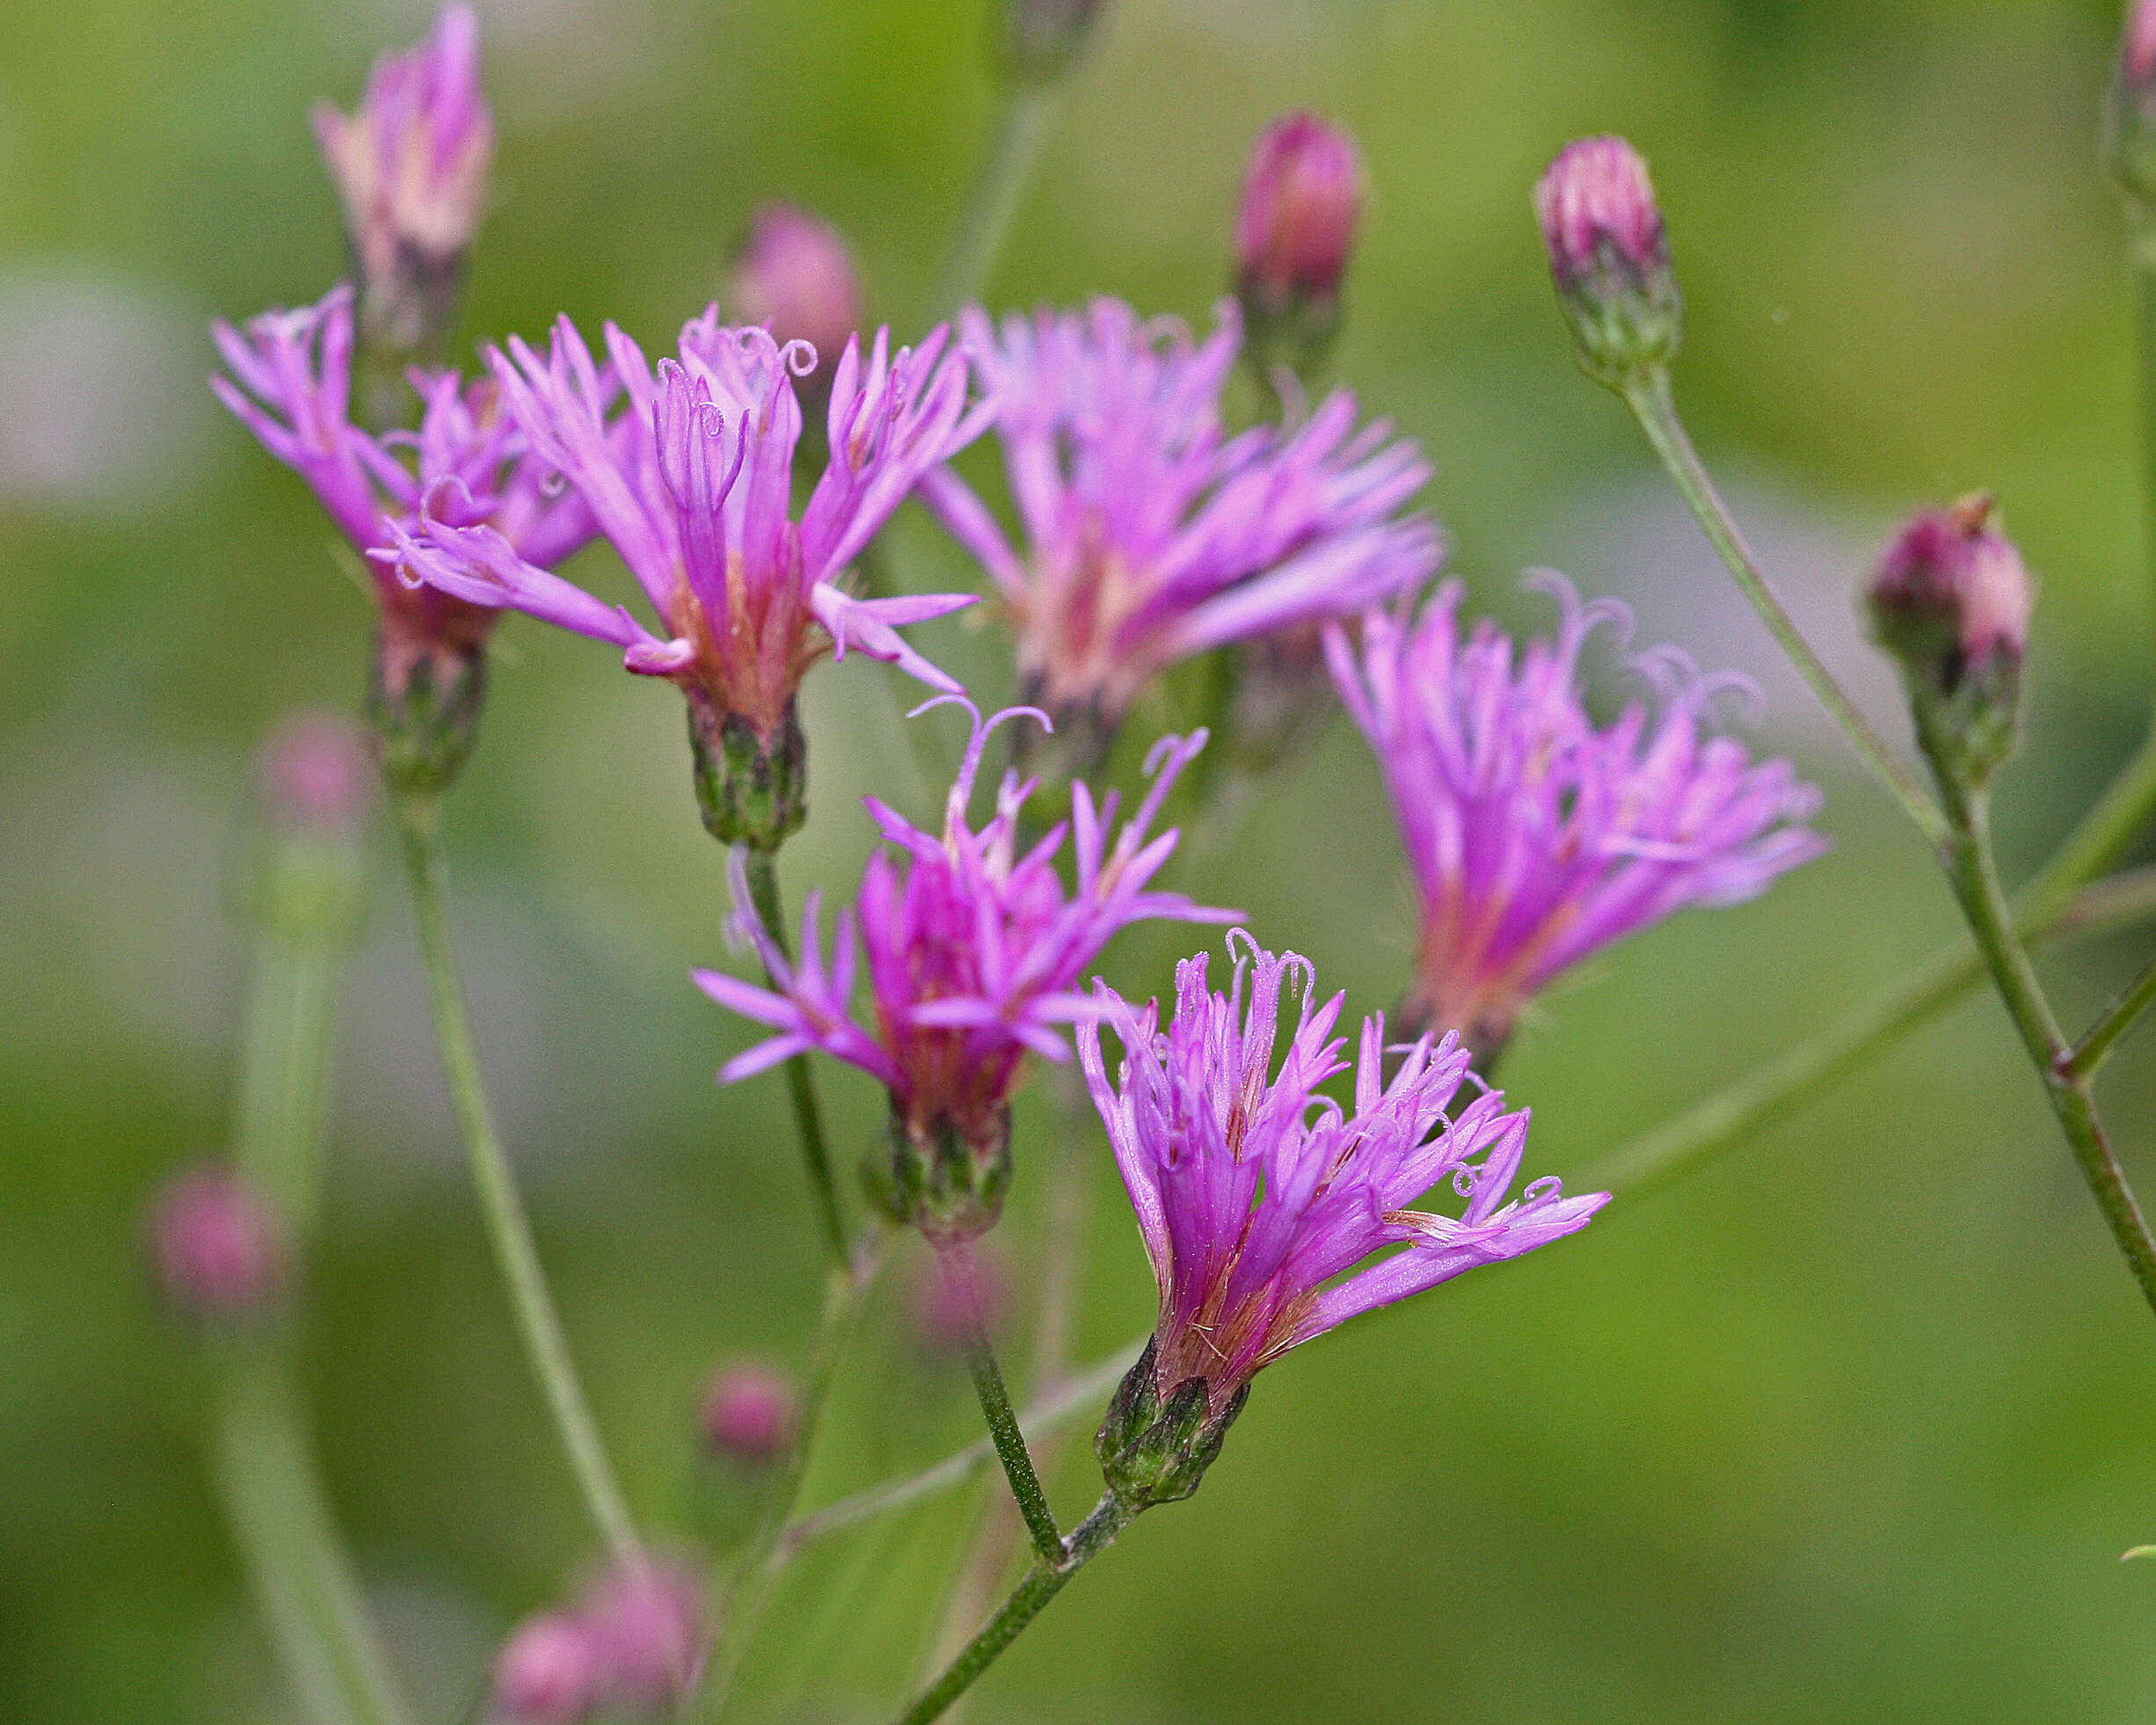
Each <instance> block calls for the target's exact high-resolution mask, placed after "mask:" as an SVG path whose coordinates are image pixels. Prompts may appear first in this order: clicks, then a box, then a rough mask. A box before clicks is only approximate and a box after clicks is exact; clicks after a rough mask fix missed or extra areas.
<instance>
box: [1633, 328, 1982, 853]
mask: <svg viewBox="0 0 2156 1725" xmlns="http://www.w3.org/2000/svg"><path fill="white" fill-rule="evenodd" d="M1622 393H1623V396H1624V399H1625V404H1626V405H1627V406H1628V407H1629V408H1631V410H1632V412H1633V416H1634V417H1635V419H1638V421H1639V423H1640V429H1641V430H1642V431H1643V432H1644V433H1646V434H1647V440H1648V442H1650V444H1652V445H1653V446H1654V451H1655V454H1656V455H1658V456H1660V457H1661V460H1662V465H1663V466H1664V468H1665V469H1668V472H1669V476H1670V477H1671V479H1672V480H1673V481H1674V482H1675V484H1676V486H1677V489H1678V491H1679V492H1681V493H1682V494H1683V497H1684V499H1685V502H1686V504H1687V505H1689V506H1690V507H1691V510H1692V513H1693V515H1694V516H1695V517H1696V518H1697V519H1698V520H1699V523H1700V527H1701V529H1702V530H1703V531H1704V532H1705V533H1706V535H1707V538H1708V542H1709V543H1710V544H1712V545H1713V546H1714V548H1715V554H1716V555H1717V556H1719V557H1721V559H1722V561H1723V564H1724V566H1725V567H1727V568H1728V570H1729V571H1730V575H1731V577H1732V578H1734V579H1735V580H1736V582H1737V587H1738V589H1739V590H1740V591H1741V592H1742V593H1744V597H1745V598H1746V599H1747V600H1750V601H1751V602H1752V609H1753V610H1755V611H1757V612H1758V613H1759V621H1760V622H1763V623H1765V624H1766V628H1767V632H1768V633H1769V634H1771V635H1772V636H1773V637H1774V639H1775V640H1776V641H1777V642H1779V643H1780V644H1781V650H1782V651H1783V652H1785V653H1787V654H1788V657H1789V662H1790V663H1791V664H1793V665H1794V666H1796V669H1797V672H1798V674H1799V675H1801V676H1802V677H1803V679H1804V681H1805V682H1806V683H1808V684H1809V685H1810V688H1811V692H1812V693H1813V694H1814V695H1817V696H1818V698H1819V704H1820V705H1821V706H1823V707H1825V709H1826V710H1827V712H1828V714H1829V716H1831V717H1832V719H1833V721H1834V723H1835V724H1839V726H1840V727H1841V728H1842V731H1843V733H1844V734H1845V735H1846V736H1847V738H1848V739H1849V741H1850V743H1851V745H1852V746H1854V748H1855V750H1856V752H1857V753H1858V754H1859V755H1860V756H1861V758H1862V760H1863V761H1864V764H1865V765H1866V766H1867V767H1868V768H1870V769H1871V771H1872V775H1873V776H1874V777H1875V778H1876V779H1877V780H1878V781H1879V782H1880V783H1881V784H1882V785H1883V786H1884V787H1885V788H1886V790H1887V792H1888V794H1889V795H1890V796H1891V797H1893V798H1894V800H1895V801H1896V802H1897V803H1898V804H1901V806H1902V810H1903V812H1905V814H1907V815H1908V817H1909V818H1910V819H1912V820H1913V821H1914V822H1915V823H1916V824H1917V829H1918V831H1919V832H1921V833H1923V834H1924V836H1925V837H1926V838H1927V839H1928V840H1930V841H1932V842H1933V843H1934V845H1936V844H1940V843H1942V842H1943V841H1945V839H1946V835H1947V834H1946V823H1945V821H1944V819H1942V818H1941V815H1940V812H1939V808H1938V805H1937V804H1934V802H1933V801H1932V799H1931V798H1930V797H1927V796H1926V795H1925V794H1924V788H1923V787H1922V786H1921V785H1919V783H1918V782H1916V779H1915V777H1914V776H1913V775H1912V774H1911V773H1910V772H1909V769H1908V768H1905V767H1904V766H1903V765H1902V764H1901V762H1900V761H1897V760H1896V759H1895V758H1894V756H1893V754H1892V753H1891V752H1890V750H1889V749H1888V748H1887V746H1886V744H1885V743H1884V742H1883V741H1882V740H1881V739H1880V736H1879V733H1878V732H1877V731H1875V730H1873V729H1872V727H1871V724H1870V722H1869V721H1868V719H1866V718H1865V717H1864V716H1863V714H1861V712H1859V711H1858V710H1857V708H1856V703H1855V702H1853V701H1852V700H1850V698H1849V696H1848V695H1846V693H1845V692H1844V691H1843V689H1842V687H1841V685H1840V684H1839V683H1838V682H1836V681H1834V673H1832V672H1831V671H1829V670H1828V669H1827V668H1826V666H1825V662H1824V661H1823V660H1822V659H1820V658H1819V655H1818V654H1817V653H1816V652H1814V651H1812V647H1811V644H1810V642H1809V641H1807V640H1805V638H1804V636H1803V631H1802V630H1799V629H1798V628H1797V626H1796V620H1795V618H1794V617H1792V616H1791V615H1789V613H1788V608H1787V607H1785V606H1784V605H1783V604H1782V602H1781V599H1780V598H1779V597H1778V596H1777V595H1776V594H1775V593H1774V589H1773V588H1772V587H1771V586H1768V585H1767V581H1766V575H1765V574H1764V573H1763V572H1762V571H1761V570H1760V568H1759V559H1758V558H1757V557H1754V556H1753V555H1752V548H1751V547H1750V546H1749V545H1748V544H1746V543H1745V542H1744V534H1743V533H1742V532H1741V531H1740V530H1739V529H1738V528H1737V522H1736V520H1735V518H1734V517H1732V516H1731V515H1730V510H1729V506H1728V505H1727V504H1725V503H1723V500H1722V496H1721V493H1720V492H1718V491H1715V482H1714V480H1713V479H1712V478H1711V477H1709V476H1708V471H1707V466H1706V463H1705V462H1701V459H1700V455H1699V451H1698V450H1696V449H1694V448H1693V447H1692V439H1691V438H1690V436H1689V435H1688V434H1687V433H1686V431H1685V426H1684V421H1683V419H1680V418H1679V415H1678V411H1677V403H1676V400H1675V398H1674V397H1672V395H1671V394H1670V378H1669V373H1668V372H1667V371H1665V370H1663V369H1660V368H1657V369H1656V370H1654V371H1651V372H1649V373H1647V374H1646V375H1643V376H1642V377H1641V378H1639V379H1637V380H1636V381H1635V382H1631V383H1629V384H1628V385H1627V386H1626V387H1625V389H1623V391H1622Z"/></svg>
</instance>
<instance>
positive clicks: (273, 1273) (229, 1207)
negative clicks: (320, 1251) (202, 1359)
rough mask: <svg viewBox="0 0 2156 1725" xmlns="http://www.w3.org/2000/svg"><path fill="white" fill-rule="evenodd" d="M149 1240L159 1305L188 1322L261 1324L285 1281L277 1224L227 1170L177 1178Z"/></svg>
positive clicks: (285, 1254) (160, 1202)
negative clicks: (154, 1259)
mask: <svg viewBox="0 0 2156 1725" xmlns="http://www.w3.org/2000/svg"><path fill="white" fill-rule="evenodd" d="M150 1238H151V1246H152V1248H153V1250H154V1252H155V1254H156V1257H157V1278H158V1281H159V1283H160V1284H161V1285H162V1286H163V1287H164V1294H165V1298H166V1299H169V1300H170V1301H171V1303H172V1305H173V1306H175V1307H176V1308H178V1310H180V1311H182V1312H185V1313H186V1314H188V1315H190V1316H192V1317H195V1318H200V1319H204V1320H211V1321H218V1320H222V1321H236V1320H242V1319H248V1318H254V1317H259V1316H260V1315H262V1314H264V1313H266V1311H268V1310H270V1309H271V1308H273V1306H275V1304H276V1303H277V1301H278V1299H279V1297H280V1295H281V1294H282V1293H283V1292H284V1291H285V1288H286V1285H287V1283H288V1278H289V1271H290V1253H289V1250H288V1242H287V1241H286V1238H285V1232H284V1227H283V1224H282V1223H281V1222H280V1219H278V1217H277V1216H276V1215H275V1213H274V1212H273V1211H272V1210H271V1208H270V1205H269V1202H268V1200H267V1199H266V1198H265V1197H263V1196H262V1194H261V1193H260V1192H259V1191H258V1190H255V1188H254V1187H253V1186H252V1185H251V1183H249V1182H247V1181H246V1180H244V1179H243V1178H242V1177H241V1176H240V1175H237V1174H235V1173H233V1172H231V1171H230V1170H229V1169H227V1168H191V1169H189V1170H188V1171H187V1172H186V1173H184V1174H181V1175H178V1176H176V1177H175V1178H174V1179H173V1180H172V1181H171V1183H169V1184H168V1185H167V1186H166V1187H165V1188H164V1191H163V1192H162V1193H161V1194H159V1196H158V1198H157V1207H156V1210H155V1212H153V1214H152V1217H151V1222H150Z"/></svg>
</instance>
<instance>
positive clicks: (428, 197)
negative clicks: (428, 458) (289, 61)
mask: <svg viewBox="0 0 2156 1725" xmlns="http://www.w3.org/2000/svg"><path fill="white" fill-rule="evenodd" d="M314 125H315V136H316V139H317V141H318V142H320V144H321V146H322V156H323V159H324V162H325V163H326V164H328V166H329V171H330V177H331V178H332V179H333V180H335V181H336V183H337V189H338V193H339V195H340V196H341V197H342V199H343V200H344V206H345V232H346V237H347V238H348V239H349V240H350V242H351V246H352V255H353V262H354V263H355V265H356V266H357V268H358V273H359V276H360V288H361V291H360V333H361V339H362V341H363V343H364V345H365V346H366V348H367V349H368V355H369V358H370V360H372V361H373V363H372V364H371V365H370V368H369V369H370V371H371V372H372V373H373V374H374V375H372V376H371V377H370V378H369V380H368V382H369V388H370V392H374V391H376V390H377V386H379V389H380V390H386V389H389V387H390V385H391V384H394V383H398V382H401V377H402V372H403V368H404V366H405V365H407V364H409V363H410V362H411V361H412V360H414V359H415V358H419V357H423V356H426V355H428V354H431V353H435V352H437V351H439V349H440V348H441V346H442V344H443V342H444V341H445V340H446V339H447V338H448V332H449V325H450V322H451V320H452V318H453V317H454V316H455V309H456V294H457V288H458V286H459V284H460V282H461V280H462V278H463V266H464V254H465V252H466V251H467V249H468V248H469V247H470V244H471V241H472V237H473V236H474V235H475V234H476V233H477V231H478V228H479V220H480V217H481V216H482V215H484V214H485V209H486V197H487V179H488V174H489V171H490V170H491V169H492V165H493V160H494V121H493V116H492V114H491V113H489V112H488V110H487V106H486V100H485V98H484V96H482V95H481V93H480V90H479V19H478V15H477V13H475V12H474V11H472V9H471V8H470V6H469V5H464V4H455V5H450V6H448V7H445V8H444V9H443V11H442V13H441V17H440V18H438V19H437V20H436V22H435V25H434V30H433V34H432V35H431V36H429V37H428V38H427V40H426V41H424V42H421V43H420V44H419V46H418V47H413V48H412V49H410V50H408V51H407V52H405V53H404V54H385V55H382V58H381V59H380V60H378V61H376V62H375V69H374V71H373V73H372V75H371V76H369V77H368V81H367V92H366V94H365V95H364V96H363V97H362V98H361V101H360V106H359V107H358V108H357V109H356V110H355V111H354V112H353V113H350V114H345V113H339V112H338V111H337V109H336V108H335V107H334V106H331V105H330V104H328V103H324V104H323V105H322V106H319V107H317V109H316V110H315V113H314ZM381 405H382V404H381V403H375V402H370V404H369V409H370V413H371V412H372V411H373V410H374V409H375V407H377V406H381Z"/></svg>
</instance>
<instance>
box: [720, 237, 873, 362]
mask: <svg viewBox="0 0 2156 1725" xmlns="http://www.w3.org/2000/svg"><path fill="white" fill-rule="evenodd" d="M732 302H733V310H734V315H735V316H736V317H738V318H739V320H740V321H741V322H742V323H744V324H762V325H763V326H764V327H765V328H766V329H768V330H769V331H771V335H772V338H773V339H775V340H776V341H777V342H778V343H779V344H780V345H781V346H783V345H784V344H786V343H787V342H790V341H805V342H807V343H808V344H809V346H812V347H813V348H814V349H815V350H816V358H817V368H816V375H818V376H819V377H821V378H822V379H824V380H825V381H826V382H828V381H829V379H830V376H831V368H832V367H833V366H834V365H835V364H837V362H838V358H839V355H840V354H841V353H844V352H845V351H846V342H847V338H849V337H850V336H851V335H853V334H854V332H855V331H857V330H858V329H860V327H861V321H862V294H861V277H860V274H859V273H858V272H857V271H856V269H855V268H854V260H853V257H852V254H851V253H849V251H847V249H846V242H845V241H844V240H843V239H841V237H839V231H838V229H835V228H834V227H833V226H832V225H831V224H830V223H829V222H823V221H819V220H818V219H817V218H816V217H815V216H813V215H810V214H809V213H808V212H807V211H806V210H804V209H801V208H798V207H796V206H795V205H792V204H766V205H765V206H764V207H762V208H761V209H760V210H758V211H757V212H756V217H755V220H754V222H752V223H751V224H750V226H749V230H748V237H747V239H746V240H744V241H743V242H742V244H741V249H740V251H739V252H737V253H736V254H735V256H734V260H733V287H732Z"/></svg>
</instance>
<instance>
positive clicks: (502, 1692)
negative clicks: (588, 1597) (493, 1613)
mask: <svg viewBox="0 0 2156 1725" xmlns="http://www.w3.org/2000/svg"><path fill="white" fill-rule="evenodd" d="M600 1676H601V1673H600V1660H599V1649H598V1647H597V1645H596V1644H595V1642H594V1639H593V1636H592V1633H591V1631H590V1630H589V1629H588V1628H586V1627H585V1625H584V1624H583V1623H582V1622H581V1621H580V1620H579V1619H577V1618H575V1617H573V1616H572V1615H571V1614H570V1613H568V1612H540V1613H538V1614H537V1615H536V1616H534V1617H528V1618H527V1619H524V1621H523V1622H522V1623H521V1624H519V1625H518V1626H517V1627H516V1629H515V1630H514V1633H512V1634H511V1635H510V1637H509V1639H508V1640H507V1641H504V1642H503V1643H502V1647H501V1651H500V1653H499V1654H498V1655H496V1656H495V1659H494V1686H493V1693H492V1700H491V1701H490V1703H489V1709H490V1711H489V1716H490V1717H491V1718H492V1719H494V1720H496V1721H499V1725H579V1722H580V1721H583V1720H586V1719H588V1718H590V1717H591V1716H592V1714H593V1712H594V1710H595V1709H596V1708H597V1707H598V1705H599V1699H600Z"/></svg>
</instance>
